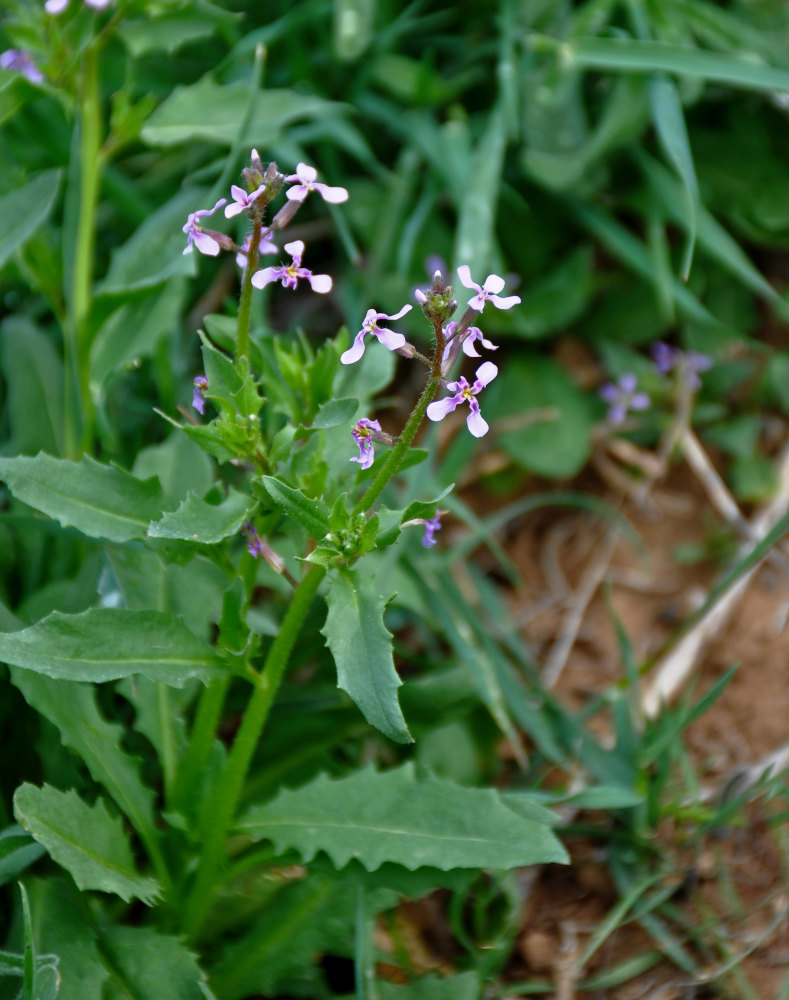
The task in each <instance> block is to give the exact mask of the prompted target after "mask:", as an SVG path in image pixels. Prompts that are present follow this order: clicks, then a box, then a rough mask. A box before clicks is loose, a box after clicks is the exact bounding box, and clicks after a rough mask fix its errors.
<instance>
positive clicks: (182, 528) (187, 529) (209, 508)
mask: <svg viewBox="0 0 789 1000" xmlns="http://www.w3.org/2000/svg"><path fill="white" fill-rule="evenodd" d="M254 508H255V501H254V500H253V499H252V498H251V497H249V496H247V495H246V494H244V493H238V492H237V491H236V490H230V491H229V493H228V496H227V497H226V498H225V499H224V500H223V501H222V502H221V503H220V504H210V503H206V501H205V500H201V499H200V498H199V497H196V496H195V495H194V494H193V493H190V494H188V496H187V497H186V499H185V500H184V501H182V503H181V505H180V506H179V507H178V509H177V510H174V511H171V512H168V513H166V514H164V516H163V517H162V518H161V519H160V520H158V521H154V522H153V523H152V524H150V525H149V527H148V535H149V537H150V538H183V539H185V540H186V541H190V542H197V543H198V544H200V545H216V544H217V543H218V542H221V541H222V539H223V538H227V537H229V536H230V535H236V534H238V532H239V531H240V530H241V526H242V525H243V524H244V523H245V522H246V521H248V520H249V516H250V514H251V512H252V511H253V510H254Z"/></svg>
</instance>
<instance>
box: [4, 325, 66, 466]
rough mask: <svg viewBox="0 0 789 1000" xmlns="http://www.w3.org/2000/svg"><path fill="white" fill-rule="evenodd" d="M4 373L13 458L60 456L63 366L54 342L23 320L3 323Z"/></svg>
mask: <svg viewBox="0 0 789 1000" xmlns="http://www.w3.org/2000/svg"><path fill="white" fill-rule="evenodd" d="M1 337H2V339H0V350H1V351H2V363H3V370H4V371H6V372H8V373H9V374H10V373H11V372H13V378H9V379H8V380H7V392H8V397H7V403H6V405H7V408H8V420H9V423H10V425H11V440H12V449H13V452H14V454H20V453H21V454H24V455H34V454H35V453H36V452H37V451H40V450H44V451H48V452H51V453H53V454H57V453H58V452H59V451H60V450H61V446H62V438H63V426H62V419H63V363H62V362H61V360H60V357H59V356H58V353H57V351H56V350H55V348H54V346H53V342H52V340H51V339H50V338H49V337H47V336H46V335H45V334H44V333H42V332H41V330H39V329H38V327H36V326H34V325H33V324H32V323H31V322H30V321H29V320H27V319H25V318H23V317H21V316H9V317H8V318H7V319H6V320H4V321H3V326H2V335H1Z"/></svg>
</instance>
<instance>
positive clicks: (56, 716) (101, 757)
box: [11, 669, 156, 838]
mask: <svg viewBox="0 0 789 1000" xmlns="http://www.w3.org/2000/svg"><path fill="white" fill-rule="evenodd" d="M11 679H12V680H13V683H14V686H15V687H16V688H18V689H19V690H20V691H21V692H22V694H23V695H24V697H25V701H26V702H27V703H28V705H30V706H31V707H32V708H34V709H35V710H36V711H37V712H39V713H40V714H41V715H43V716H44V718H45V719H47V720H49V722H51V723H52V724H53V725H55V726H57V728H58V730H59V732H60V738H61V740H62V741H63V745H64V746H67V747H70V748H71V749H72V750H73V751H74V752H75V753H77V754H79V756H80V757H81V758H82V760H83V761H84V763H85V766H86V767H87V769H88V771H89V772H90V776H91V777H92V778H93V780H94V781H97V782H99V783H100V784H101V785H103V786H104V788H105V789H106V790H107V791H108V792H109V793H110V795H111V796H112V797H113V799H114V800H115V803H116V804H117V805H118V806H119V807H120V808H121V809H122V810H123V812H124V813H125V814H126V815H127V816H128V818H129V819H130V820H131V822H132V825H133V826H134V828H135V829H136V830H137V831H138V832H139V833H141V834H148V835H150V837H152V838H153V837H155V836H156V832H155V830H154V824H153V804H154V794H153V792H152V790H151V789H150V788H147V787H146V786H145V785H143V783H142V780H141V778H140V761H139V760H136V759H135V758H133V757H130V756H129V755H128V754H126V753H125V752H124V751H123V750H122V749H121V747H122V745H123V738H124V730H123V728H122V727H121V726H119V725H116V724H115V723H111V722H107V720H106V719H105V718H104V716H103V715H102V714H101V713H100V712H99V709H98V707H97V705H96V689H95V688H94V687H93V686H92V685H89V684H77V683H74V682H65V681H55V680H52V679H51V678H50V677H44V676H42V675H41V674H37V673H34V672H33V671H30V670H18V669H12V671H11Z"/></svg>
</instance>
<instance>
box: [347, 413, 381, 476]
mask: <svg viewBox="0 0 789 1000" xmlns="http://www.w3.org/2000/svg"><path fill="white" fill-rule="evenodd" d="M375 432H378V433H379V434H380V432H381V425H380V424H379V423H378V421H377V420H368V419H367V417H362V419H361V420H360V421H359V422H358V423H357V424H355V425H354V426H353V427H352V428H351V434H352V435H353V439H354V441H355V442H356V443H357V445H358V446H359V457H358V458H349V459H348V461H349V462H358V463H359V465H360V466H361V468H362V469H369V468H370V466H371V465H372V464H373V461H374V460H375V453H374V452H373V440H374V438H375Z"/></svg>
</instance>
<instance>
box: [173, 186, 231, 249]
mask: <svg viewBox="0 0 789 1000" xmlns="http://www.w3.org/2000/svg"><path fill="white" fill-rule="evenodd" d="M225 204H227V198H220V199H219V201H218V202H217V203H216V205H214V207H213V208H201V209H199V210H198V211H197V212H191V213H190V215H189V218H188V219H187V220H186V225H185V226H184V227H183V231H184V232H185V233H186V248H185V249H184V253H191V252H192V250H193V249H194V248H195V247H197V249H198V250H199V251H200V253H204V254H205V255H206V256H207V257H216V256H218V254H219V251H220V249H221V248H220V246H219V244H218V243H217V241H216V240H215V239H214V237H213V236H209V235H208V233H204V232H203V231H202V229H201V227H200V222H199V220H200V219H203V218H205V216H207V215H213V214H214V212H215V211H216V210H217V209H218V208H221V207H222V206H223V205H225Z"/></svg>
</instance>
